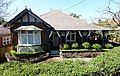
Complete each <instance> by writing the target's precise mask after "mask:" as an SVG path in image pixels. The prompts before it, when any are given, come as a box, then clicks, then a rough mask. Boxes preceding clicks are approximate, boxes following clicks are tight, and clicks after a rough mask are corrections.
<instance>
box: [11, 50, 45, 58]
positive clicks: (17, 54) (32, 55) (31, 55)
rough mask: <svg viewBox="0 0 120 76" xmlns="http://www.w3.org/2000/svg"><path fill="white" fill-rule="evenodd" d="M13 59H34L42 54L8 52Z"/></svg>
mask: <svg viewBox="0 0 120 76" xmlns="http://www.w3.org/2000/svg"><path fill="white" fill-rule="evenodd" d="M10 53H11V55H12V56H13V57H16V58H34V57H39V55H41V54H44V52H16V51H14V50H13V51H11V52H10Z"/></svg>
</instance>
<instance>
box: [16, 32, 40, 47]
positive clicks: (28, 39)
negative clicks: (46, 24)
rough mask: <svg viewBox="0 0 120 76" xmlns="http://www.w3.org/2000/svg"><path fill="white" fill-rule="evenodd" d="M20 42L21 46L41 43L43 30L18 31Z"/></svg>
mask: <svg viewBox="0 0 120 76" xmlns="http://www.w3.org/2000/svg"><path fill="white" fill-rule="evenodd" d="M18 43H19V45H21V46H24V45H25V46H27V45H28V46H29V45H39V44H41V31H32V30H27V31H25V30H22V31H18Z"/></svg>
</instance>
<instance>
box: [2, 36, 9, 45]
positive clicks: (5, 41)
mask: <svg viewBox="0 0 120 76" xmlns="http://www.w3.org/2000/svg"><path fill="white" fill-rule="evenodd" d="M2 42H3V45H7V44H11V36H5V37H3V38H2Z"/></svg>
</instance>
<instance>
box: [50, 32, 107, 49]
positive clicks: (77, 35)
mask: <svg viewBox="0 0 120 76" xmlns="http://www.w3.org/2000/svg"><path fill="white" fill-rule="evenodd" d="M108 36H109V34H108V31H105V30H89V31H88V30H80V31H79V30H78V31H77V30H76V31H51V32H50V35H49V41H50V49H51V50H59V49H61V47H62V46H63V45H64V44H68V45H71V44H73V43H78V44H79V45H80V46H81V44H82V43H84V42H89V43H90V44H100V45H101V46H103V45H104V44H105V43H107V42H108Z"/></svg>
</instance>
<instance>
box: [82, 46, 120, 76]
mask: <svg viewBox="0 0 120 76" xmlns="http://www.w3.org/2000/svg"><path fill="white" fill-rule="evenodd" d="M84 69H86V70H85V71H86V75H89V76H93V75H94V76H119V75H120V47H115V48H113V49H111V51H108V52H105V53H104V54H102V55H100V56H97V57H96V58H94V59H93V60H91V62H90V63H89V64H88V65H87V67H86V68H84ZM86 75H85V76H86Z"/></svg>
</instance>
